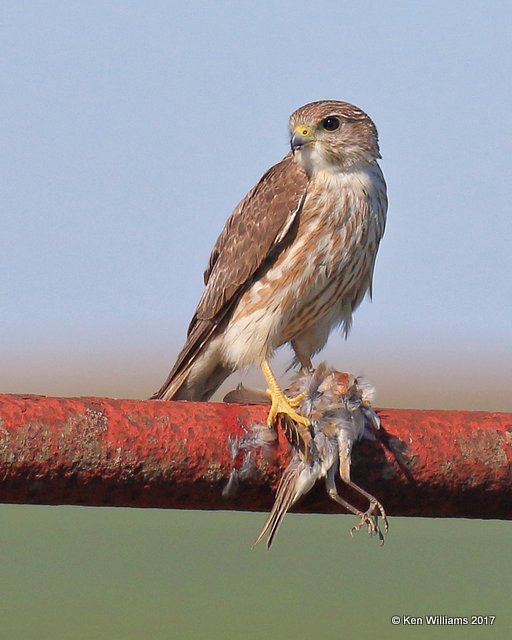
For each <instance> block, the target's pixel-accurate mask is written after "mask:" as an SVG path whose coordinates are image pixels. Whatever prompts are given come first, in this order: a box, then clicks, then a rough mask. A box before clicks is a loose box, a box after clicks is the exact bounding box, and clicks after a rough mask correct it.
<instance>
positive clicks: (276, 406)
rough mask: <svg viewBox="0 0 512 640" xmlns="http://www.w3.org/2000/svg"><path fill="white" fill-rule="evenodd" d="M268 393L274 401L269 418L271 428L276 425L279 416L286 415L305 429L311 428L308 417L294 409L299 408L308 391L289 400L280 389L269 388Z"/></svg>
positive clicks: (268, 422)
mask: <svg viewBox="0 0 512 640" xmlns="http://www.w3.org/2000/svg"><path fill="white" fill-rule="evenodd" d="M267 393H268V395H269V396H270V399H271V401H272V406H271V407H270V411H269V412H268V417H267V424H268V426H269V427H271V426H272V425H273V424H274V422H275V420H276V417H277V415H278V414H284V415H286V416H288V417H289V418H291V419H292V420H293V421H294V422H297V423H298V424H302V425H304V426H305V427H310V426H311V420H310V419H309V418H306V416H302V415H301V414H300V413H298V412H297V411H295V409H294V407H298V406H299V405H300V403H301V402H302V400H303V399H304V398H305V396H306V393H307V392H306V391H303V392H302V393H299V395H298V396H295V397H294V398H288V397H287V396H286V395H285V394H284V393H283V391H282V390H281V389H280V388H274V389H271V388H269V389H267Z"/></svg>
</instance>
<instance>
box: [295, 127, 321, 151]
mask: <svg viewBox="0 0 512 640" xmlns="http://www.w3.org/2000/svg"><path fill="white" fill-rule="evenodd" d="M315 140H316V138H315V136H314V135H313V133H312V132H311V129H310V128H309V127H306V126H304V125H301V124H299V125H297V126H296V127H295V128H294V130H293V135H292V138H291V140H290V144H291V146H292V151H293V152H295V151H297V150H298V149H302V147H305V146H306V145H307V144H311V142H315Z"/></svg>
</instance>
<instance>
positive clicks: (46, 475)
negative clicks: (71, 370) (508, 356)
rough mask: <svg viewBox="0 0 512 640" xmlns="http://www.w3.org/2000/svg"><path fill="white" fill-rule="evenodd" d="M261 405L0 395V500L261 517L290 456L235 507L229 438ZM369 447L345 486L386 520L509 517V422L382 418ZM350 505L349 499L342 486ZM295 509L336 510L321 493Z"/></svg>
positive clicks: (407, 414)
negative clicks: (351, 485) (360, 490)
mask: <svg viewBox="0 0 512 640" xmlns="http://www.w3.org/2000/svg"><path fill="white" fill-rule="evenodd" d="M267 411H268V407H260V406H243V405H230V404H221V403H194V402H164V401H149V400H144V401H139V400H113V399H109V398H47V397H44V396H27V395H0V502H4V503H24V504H48V505H49V504H69V505H94V506H119V507H121V506H125V507H158V508H175V509H234V510H246V511H259V510H268V509H270V507H271V506H272V502H273V491H274V490H275V487H276V485H277V482H278V480H279V476H280V474H281V472H282V470H283V468H284V467H285V466H286V464H287V462H288V458H289V451H288V445H287V443H286V442H282V440H283V438H281V437H280V440H281V443H280V445H279V448H278V451H277V452H276V458H275V460H272V461H268V460H266V459H264V458H263V457H260V458H259V459H258V460H257V465H256V471H255V474H254V477H253V478H252V479H250V480H249V481H247V482H246V483H245V484H244V485H243V486H242V488H241V491H240V492H239V494H238V495H237V496H236V498H235V499H233V500H231V501H225V500H224V499H223V498H222V489H223V488H224V486H225V484H226V482H227V480H228V477H229V475H230V472H231V470H232V460H231V457H230V451H229V449H228V437H229V436H230V435H232V436H236V435H242V434H243V426H250V425H251V424H253V423H255V422H264V420H265V416H266V413H267ZM379 414H380V417H381V420H382V431H381V433H380V437H379V439H378V440H377V441H376V442H371V441H363V442H361V443H360V444H359V445H358V446H357V449H356V451H355V452H354V461H353V469H352V473H353V479H354V480H355V482H357V484H359V485H361V486H362V487H364V488H365V489H367V490H368V491H369V492H370V493H372V494H374V495H375V496H376V497H377V498H379V500H381V502H383V504H384V505H385V507H386V511H387V513H388V515H405V516H423V517H466V518H500V519H511V518H512V464H511V463H512V414H509V413H488V412H469V411H419V410H403V409H381V410H380V411H379ZM342 493H343V495H344V496H345V497H347V498H350V499H351V500H353V502H354V503H357V502H358V500H357V496H356V495H353V494H351V493H349V491H348V488H345V489H343V488H342ZM294 510H295V511H301V512H309V513H311V512H317V513H333V512H337V513H339V509H338V508H337V506H336V505H335V504H334V503H333V502H332V501H331V500H329V498H328V497H327V496H326V495H325V491H324V489H323V487H317V489H316V490H313V491H311V492H310V493H309V494H308V495H307V496H305V498H304V499H303V501H302V502H301V503H300V504H299V505H297V507H296V508H295V509H294Z"/></svg>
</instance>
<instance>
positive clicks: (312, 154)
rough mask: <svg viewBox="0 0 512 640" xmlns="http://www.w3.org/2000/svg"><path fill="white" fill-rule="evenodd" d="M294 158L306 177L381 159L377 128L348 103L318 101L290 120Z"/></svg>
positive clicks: (295, 113) (305, 106)
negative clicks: (318, 172) (306, 174)
mask: <svg viewBox="0 0 512 640" xmlns="http://www.w3.org/2000/svg"><path fill="white" fill-rule="evenodd" d="M290 136H291V139H290V143H291V147H292V152H293V155H294V157H295V159H296V161H298V162H299V163H300V164H301V165H302V166H303V167H304V169H305V170H306V172H307V173H308V174H311V173H314V172H317V171H340V170H343V169H348V168H350V167H353V166H354V165H358V164H360V163H362V162H363V163H364V162H369V163H374V162H375V161H376V160H377V158H380V157H381V156H380V152H379V141H378V135H377V128H376V127H375V125H374V123H373V122H372V120H371V118H369V117H368V116H367V115H366V113H364V111H361V109H359V108H358V107H356V106H354V105H353V104H350V103H348V102H340V101H338V100H320V101H319V102H311V103H309V104H306V105H304V106H303V107H300V109H297V111H295V112H294V113H292V115H291V116H290Z"/></svg>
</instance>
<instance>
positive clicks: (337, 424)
mask: <svg viewBox="0 0 512 640" xmlns="http://www.w3.org/2000/svg"><path fill="white" fill-rule="evenodd" d="M289 392H290V393H291V394H293V395H300V394H303V392H306V393H304V394H303V400H302V402H301V405H300V411H301V412H302V414H303V415H305V416H307V417H308V418H309V419H310V420H311V427H310V432H309V433H310V436H311V439H310V441H309V442H304V441H303V440H302V439H297V438H295V437H294V436H295V434H296V433H297V431H296V429H295V428H294V425H293V423H292V424H288V423H286V422H285V424H284V431H285V433H286V434H287V436H288V437H289V439H290V442H291V446H292V449H293V457H292V459H291V462H290V464H289V465H288V467H287V468H286V470H285V471H284V473H283V476H282V478H281V480H280V482H279V486H278V488H277V494H276V499H275V502H274V506H273V507H272V510H271V512H270V514H269V516H268V518H267V521H266V522H265V524H264V525H263V529H262V530H261V533H260V534H259V536H258V538H257V540H256V542H255V543H254V544H257V543H258V542H260V540H262V538H263V537H264V536H265V535H266V534H267V532H268V539H267V548H269V549H270V547H271V545H272V541H273V539H274V536H275V535H276V533H277V531H278V530H279V527H280V525H281V522H282V520H283V518H284V516H285V514H286V512H287V511H288V509H289V508H290V507H291V506H292V505H293V504H295V503H296V502H297V501H298V500H299V498H301V497H302V496H303V495H305V494H306V493H307V492H308V491H309V490H310V489H311V488H312V487H313V485H314V484H315V482H316V481H317V480H319V479H320V478H325V485H326V488H327V493H328V494H329V497H330V498H332V499H333V500H334V501H336V502H337V503H338V504H340V505H341V506H342V507H344V508H345V509H347V510H348V511H350V512H351V513H353V514H354V515H356V516H357V517H358V518H359V519H360V522H359V523H358V524H356V525H355V526H354V527H352V530H351V533H352V534H353V533H354V532H355V531H358V530H359V529H361V527H363V526H364V525H366V526H367V527H368V533H369V534H370V535H377V536H378V538H379V540H380V542H381V543H383V542H384V536H383V533H382V530H381V529H380V527H379V523H378V516H379V515H380V516H381V517H382V521H383V525H384V533H385V532H387V530H388V522H387V518H386V513H385V511H384V508H383V506H382V504H381V503H380V502H379V501H378V500H377V499H376V498H375V497H374V496H372V495H371V494H369V493H368V492H367V491H365V490H364V489H362V488H361V487H359V486H358V485H357V484H355V483H354V482H352V480H351V477H350V463H351V454H352V447H353V445H354V443H355V442H357V441H358V440H360V439H361V438H363V437H366V438H369V439H372V440H374V439H375V436H374V433H373V430H374V429H379V427H380V420H379V417H378V416H377V414H376V413H375V411H374V410H373V409H372V408H371V404H370V403H371V401H372V399H373V395H374V389H373V388H372V387H370V386H369V385H367V384H364V383H362V382H361V381H360V380H359V379H358V378H355V377H354V376H352V375H350V374H347V373H340V372H338V371H334V370H332V369H328V368H327V367H326V366H325V365H320V366H319V367H318V368H317V369H316V370H315V371H313V372H312V373H309V372H307V373H301V374H299V375H298V376H297V378H296V380H295V382H294V383H293V385H292V386H291V388H290V389H289ZM251 396H252V397H253V399H254V400H256V401H261V395H260V396H258V395H257V394H254V393H252V392H251V391H249V390H246V389H240V390H239V391H236V392H232V393H231V394H229V396H228V397H227V399H228V401H234V400H240V399H242V398H243V400H244V401H246V402H247V401H250V399H251ZM284 420H288V418H287V417H286V418H284ZM265 428H266V427H265ZM338 472H339V475H340V478H341V480H342V481H343V482H344V483H345V484H347V485H349V486H350V487H352V489H354V490H355V491H356V492H358V493H360V494H361V495H362V496H364V497H365V498H366V499H367V500H368V502H369V505H368V509H367V510H366V511H364V512H363V511H360V510H359V509H357V508H356V507H354V506H353V505H351V504H350V503H349V502H347V501H346V500H344V499H343V498H341V496H340V495H339V493H338V490H337V487H336V475H337V473H338Z"/></svg>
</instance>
